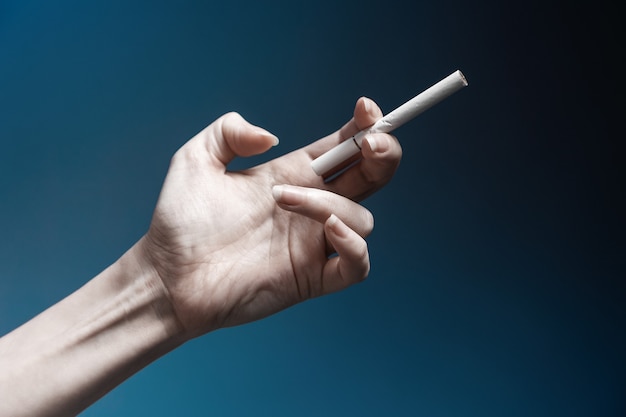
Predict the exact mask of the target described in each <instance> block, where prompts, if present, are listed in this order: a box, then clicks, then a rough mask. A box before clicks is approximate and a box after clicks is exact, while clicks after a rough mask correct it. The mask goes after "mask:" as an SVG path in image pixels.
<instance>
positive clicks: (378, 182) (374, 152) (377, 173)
mask: <svg viewBox="0 0 626 417" xmlns="http://www.w3.org/2000/svg"><path fill="white" fill-rule="evenodd" d="M382 116H383V113H382V111H381V110H380V108H379V107H378V105H377V104H376V103H375V102H374V101H372V100H371V99H369V98H366V97H361V98H360V99H359V100H358V101H357V103H356V106H355V108H354V117H353V118H352V119H351V120H350V121H349V122H348V123H346V124H345V125H344V126H343V127H342V128H341V129H340V130H339V131H337V132H335V133H333V134H332V135H329V136H327V137H325V138H323V139H320V140H318V141H317V142H315V143H313V144H311V145H309V146H307V147H306V148H304V149H305V152H307V153H308V155H309V157H310V158H311V160H313V159H315V158H317V157H318V156H320V155H321V154H322V153H324V152H326V151H328V150H329V149H331V148H332V147H334V146H336V145H337V144H339V143H341V142H342V141H343V140H345V139H347V138H350V137H351V136H353V135H355V134H356V133H358V132H359V131H361V130H364V129H367V128H368V127H370V126H371V125H372V124H374V122H376V120H378V119H379V118H381V117H382ZM359 158H361V161H360V162H359V163H357V164H356V165H354V166H352V167H351V168H350V169H348V170H347V171H345V172H344V173H343V174H341V175H340V176H338V177H336V178H334V179H332V181H329V182H327V184H326V187H327V188H328V189H330V190H332V191H333V192H335V193H338V194H341V195H343V196H346V197H348V198H351V199H353V200H356V201H360V200H362V199H364V198H365V197H367V196H369V195H370V194H372V193H374V192H375V191H377V190H378V189H380V188H381V187H383V186H384V185H385V184H386V183H387V182H389V181H390V180H391V178H392V177H393V175H394V173H395V172H396V170H397V169H398V166H399V164H400V160H401V158H402V147H401V146H400V143H399V142H398V140H397V139H396V138H395V137H394V136H392V135H390V134H386V133H375V134H370V135H368V136H367V137H366V139H365V140H364V141H363V146H362V149H361V154H360V155H357V157H356V160H358V159H359Z"/></svg>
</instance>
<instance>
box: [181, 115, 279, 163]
mask: <svg viewBox="0 0 626 417" xmlns="http://www.w3.org/2000/svg"><path fill="white" fill-rule="evenodd" d="M277 144H278V138H277V137H276V136H274V135H273V134H271V133H270V132H268V131H267V130H265V129H262V128H260V127H258V126H254V125H252V124H250V123H248V122H247V121H246V120H245V119H244V118H243V117H241V116H240V115H239V114H238V113H235V112H231V113H227V114H225V115H224V116H222V117H220V118H219V119H217V120H216V121H215V122H213V123H211V124H210V125H209V126H208V127H206V128H205V129H204V130H202V131H201V132H200V133H198V134H197V135H196V136H195V137H194V138H193V139H191V140H190V141H189V142H187V144H185V145H184V146H183V147H182V148H181V149H180V150H179V152H177V156H180V155H185V156H186V157H188V159H192V160H197V159H203V156H206V157H207V158H208V159H209V161H210V163H211V165H213V166H215V167H217V168H219V169H222V170H223V169H225V168H226V165H228V163H229V162H230V161H232V160H233V159H234V158H235V157H236V156H251V155H257V154H260V153H263V152H265V151H267V150H268V149H269V148H271V147H272V146H276V145H277Z"/></svg>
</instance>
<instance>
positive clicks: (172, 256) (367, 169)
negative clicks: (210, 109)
mask: <svg viewBox="0 0 626 417" xmlns="http://www.w3.org/2000/svg"><path fill="white" fill-rule="evenodd" d="M380 117H382V113H381V111H380V109H379V108H378V106H376V104H375V103H374V102H373V101H371V100H369V99H366V98H361V99H359V101H357V104H356V107H355V110H354V117H353V119H352V120H351V121H349V122H348V123H347V124H346V125H345V126H344V127H343V128H342V129H340V130H339V131H337V132H335V133H333V134H332V135H330V136H328V137H326V138H323V139H320V140H319V141H317V142H315V143H313V144H311V145H309V146H307V147H305V148H302V149H300V150H297V151H294V152H292V153H290V154H287V155H285V156H282V157H280V158H277V159H275V160H272V161H270V162H268V163H265V164H262V165H259V166H257V167H254V168H251V169H248V170H244V171H239V172H229V171H227V168H226V167H227V165H228V163H229V162H230V161H231V160H233V158H235V157H237V156H250V155H254V154H260V153H262V152H265V151H266V150H268V149H269V148H270V147H272V146H273V145H275V144H276V143H277V139H276V137H275V136H273V135H272V134H270V133H269V132H267V131H265V130H263V129H261V128H259V127H255V126H252V125H251V124H249V123H248V122H246V121H245V120H244V119H243V118H242V117H241V116H239V115H238V114H236V113H229V114H227V115H225V116H222V117H221V118H220V119H218V120H216V121H215V122H214V123H212V124H211V125H210V126H208V127H207V128H206V129H204V130H203V131H202V132H200V133H199V134H198V135H197V136H195V137H194V138H193V139H191V140H190V141H189V142H187V143H186V144H185V145H184V146H183V147H182V148H181V149H180V150H179V151H178V152H177V153H176V154H175V155H174V157H173V158H172V162H171V166H170V169H169V171H168V174H167V177H166V180H165V183H164V186H163V189H162V191H161V195H160V197H159V201H158V203H157V206H156V209H155V212H154V216H153V220H152V223H151V226H150V229H149V231H148V233H147V234H146V236H145V238H144V239H143V242H142V248H143V254H144V256H145V257H146V258H147V259H148V263H149V265H151V267H152V268H153V269H154V271H155V272H156V275H158V277H159V278H160V280H161V281H162V283H163V285H164V288H165V289H166V291H167V293H168V297H169V300H170V301H171V304H172V308H173V310H174V312H175V314H176V316H177V319H178V321H179V323H180V326H181V327H182V329H183V332H184V333H185V334H186V335H187V336H188V337H195V336H198V335H200V334H203V333H206V332H208V331H210V330H214V329H217V328H220V327H225V326H233V325H238V324H242V323H245V322H249V321H252V320H256V319H260V318H262V317H265V316H267V315H269V314H272V313H275V312H277V311H279V310H282V309H284V308H286V307H289V306H291V305H293V304H295V303H298V302H300V301H303V300H305V299H308V298H311V297H315V296H319V295H323V294H327V293H330V292H333V291H337V290H340V289H343V288H345V287H348V286H349V285H351V284H353V283H356V282H358V281H361V280H362V279H364V278H365V277H366V276H367V274H368V272H369V256H368V252H367V245H366V243H365V240H364V237H365V236H367V235H368V234H369V233H370V232H371V230H372V227H373V217H372V215H371V214H370V212H369V211H368V210H366V209H365V208H364V207H362V206H360V205H359V204H358V203H356V202H355V201H358V200H361V199H363V198H365V197H366V196H368V195H370V194H371V193H373V192H374V191H376V190H377V189H379V188H380V187H382V186H383V185H384V184H385V183H387V182H388V181H389V180H390V179H391V177H392V176H393V174H394V172H395V170H396V168H397V166H398V164H399V162H400V157H401V148H400V145H399V144H398V142H397V140H395V138H394V137H392V136H391V135H388V134H375V135H371V136H370V137H368V138H366V140H365V141H364V143H365V145H364V146H363V152H362V153H363V160H362V161H361V162H360V163H359V164H358V165H356V166H354V167H353V168H351V169H350V170H349V171H347V172H346V173H344V174H343V175H342V176H340V177H339V178H337V179H335V180H334V181H332V182H330V183H327V184H325V183H324V181H323V179H322V178H320V177H318V176H316V175H315V173H314V172H313V171H312V169H311V168H310V162H311V160H312V159H314V158H315V157H317V156H319V155H320V154H322V153H323V152H324V151H326V150H328V149H330V148H331V147H333V146H334V145H336V144H337V143H339V142H340V141H341V140H342V139H345V138H347V137H350V136H352V135H353V134H355V133H356V132H358V131H359V130H362V129H364V128H366V127H368V126H370V125H372V124H373V123H374V122H375V121H376V120H377V119H378V118H380ZM333 253H336V254H337V255H338V256H336V257H330V255H331V254H333Z"/></svg>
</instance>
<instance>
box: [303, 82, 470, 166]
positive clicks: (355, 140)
mask: <svg viewBox="0 0 626 417" xmlns="http://www.w3.org/2000/svg"><path fill="white" fill-rule="evenodd" d="M465 86H467V80H466V79H465V77H464V76H463V74H462V73H461V71H455V72H453V73H452V74H450V75H448V76H447V77H446V78H444V79H443V80H441V81H439V82H438V83H437V84H435V85H433V86H432V87H430V88H428V89H426V90H424V91H423V92H421V93H420V94H418V95H417V96H415V97H413V98H412V99H411V100H409V101H407V102H406V103H404V104H403V105H401V106H400V107H398V108H397V109H395V110H394V111H392V112H391V113H388V114H387V115H386V116H384V117H383V118H381V119H379V120H378V121H377V122H376V123H374V125H373V126H372V127H370V128H369V129H367V130H362V131H360V132H359V133H357V134H356V135H354V136H352V137H351V138H348V139H346V140H345V141H343V142H341V143H340V144H339V145H337V146H335V147H334V148H332V149H330V150H329V151H327V152H326V153H324V154H322V155H320V156H319V157H317V158H316V159H314V160H313V161H311V168H313V171H315V173H316V174H317V175H324V174H326V173H328V172H329V171H331V170H333V169H334V168H336V167H337V166H338V165H340V164H341V163H342V162H345V161H347V160H348V159H350V157H352V156H354V155H356V154H357V153H359V152H360V151H361V144H362V142H363V137H365V135H367V134H368V133H389V132H391V131H392V130H394V129H396V128H398V127H400V126H402V125H403V124H405V123H406V122H408V121H409V120H411V119H413V118H414V117H415V116H417V115H418V114H420V113H422V112H423V111H425V110H427V109H429V108H431V107H432V106H434V105H435V104H437V103H439V102H440V101H442V100H443V99H445V98H447V97H448V96H450V95H452V94H453V93H455V92H457V91H459V90H460V89H461V88H463V87H465Z"/></svg>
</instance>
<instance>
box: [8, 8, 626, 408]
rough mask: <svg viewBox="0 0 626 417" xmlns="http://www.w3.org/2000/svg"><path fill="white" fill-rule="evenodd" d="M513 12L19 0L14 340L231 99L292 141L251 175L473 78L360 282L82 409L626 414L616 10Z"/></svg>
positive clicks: (419, 135) (134, 229)
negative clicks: (371, 114) (376, 108)
mask: <svg viewBox="0 0 626 417" xmlns="http://www.w3.org/2000/svg"><path fill="white" fill-rule="evenodd" d="M506 3H511V2H501V1H486V0H482V1H478V2H468V1H458V0H449V1H445V2H417V1H412V2H409V1H397V0H387V1H385V2H374V1H363V0H361V1H356V0H351V1H337V0H334V1H328V0H318V1H316V2H296V1H273V2H256V1H230V2H229V1H224V2H200V1H170V2H166V1H128V0H123V1H122V0H108V1H101V2H86V1H78V0H75V1H70V0H61V1H56V2H46V1H32V0H19V1H6V0H2V1H1V2H0V141H1V144H2V147H1V148H0V219H1V221H0V334H3V333H6V332H8V331H10V330H11V329H13V328H14V327H16V326H18V325H19V324H20V323H22V322H24V321H26V320H28V319H29V318H30V317H32V316H33V315H35V314H37V313H38V312H40V311H41V310H43V309H45V308H46V307H48V306H49V305H51V304H53V303H55V302H56V301H58V300H59V299H61V298H62V297H64V296H65V295H67V294H69V293H70V292H72V291H73V290H75V289H76V288H78V287H79V286H80V285H82V284H83V283H84V282H86V281H87V280H88V279H89V278H91V277H92V276H94V275H96V274H97V273H98V272H99V271H101V270H102V269H103V268H105V267H106V266H107V265H109V264H110V263H111V262H113V261H114V260H115V259H117V257H118V256H120V255H121V254H122V253H123V252H124V251H125V250H126V249H127V248H128V247H130V246H131V245H132V244H133V243H134V242H135V241H136V240H137V239H138V238H139V237H140V236H141V235H142V234H143V233H144V232H145V230H146V228H147V226H148V224H149V220H150V216H151V212H152V209H153V207H154V204H155V201H156V198H157V196H158V192H159V189H160V186H161V183H162V181H163V178H164V176H165V173H166V170H167V166H168V163H169V159H170V157H171V155H172V154H173V153H174V151H175V150H176V149H177V148H178V147H180V146H181V145H182V144H183V143H184V142H185V141H186V140H187V139H188V138H190V137H192V136H193V135H194V134H195V133H197V132H198V131H199V130H201V129H202V128H203V127H204V126H205V125H207V124H209V123H210V122H212V121H213V120H214V119H215V118H217V117H218V116H220V115H221V114H223V113H225V112H227V111H231V110H236V111H238V112H240V113H241V114H242V115H243V116H244V117H246V118H247V119H248V120H250V121H251V122H252V123H255V124H259V125H261V126H263V127H265V128H267V129H269V130H270V131H272V132H274V133H275V134H276V135H278V136H279V137H280V139H281V144H280V146H279V147H278V148H276V149H273V150H272V151H271V152H269V153H268V154H267V155H265V156H263V157H261V158H254V159H252V160H248V161H242V162H239V163H238V164H237V165H236V167H243V166H246V164H253V163H258V162H260V161H263V160H266V159H269V158H272V157H275V156H278V155H280V154H283V153H286V152H288V151H291V150H293V149H296V148H298V147H300V146H303V145H304V144H306V143H309V142H310V141H312V140H314V139H316V138H319V137H321V136H324V135H326V134H327V133H330V132H331V131H334V130H335V129H336V128H338V127H339V126H341V125H342V124H343V123H344V122H345V121H346V120H348V119H349V118H350V117H351V114H352V109H353V105H354V102H355V101H356V99H357V98H358V97H359V96H361V95H366V96H369V97H372V98H374V99H375V100H376V101H377V102H378V103H379V104H380V106H381V108H382V109H383V110H384V111H385V112H388V111H390V110H392V109H393V108H394V107H396V106H397V105H399V104H401V103H402V102H404V101H405V100H407V99H408V98H410V97H412V96H413V95H414V94H416V93H417V92H419V91H421V90H423V89H424V88H426V87H428V86H430V85H431V84H432V83H434V82H436V81H438V80H439V79H441V78H443V77H444V76H446V75H448V74H449V73H450V72H452V71H453V70H455V69H457V68H459V69H461V70H463V72H464V73H465V75H466V76H467V77H468V79H469V82H470V87H469V88H467V89H465V90H463V91H462V92H460V93H457V94H456V95H455V96H453V97H451V98H450V99H448V100H447V101H445V102H444V103H442V104H440V105H438V106H437V107H436V108H434V109H432V110H430V111H429V112H427V113H425V114H423V115H422V116H420V118H419V119H417V120H415V121H413V122H412V123H411V124H410V125H406V126H404V127H402V128H401V129H399V130H397V131H396V134H397V136H398V137H399V139H400V141H401V143H402V145H403V148H404V159H403V163H402V165H401V167H400V169H399V172H398V174H397V177H396V178H395V179H394V180H393V181H392V183H391V184H390V185H389V186H388V187H387V188H386V189H385V190H383V191H382V192H380V193H379V194H377V195H376V196H374V197H372V198H370V199H369V200H367V201H365V203H364V204H365V205H366V206H367V207H368V208H369V209H371V210H372V211H373V212H374V214H375V216H376V228H375V230H374V233H373V234H372V236H371V237H370V238H369V244H370V251H371V257H372V272H371V275H370V278H369V279H368V280H367V281H366V282H365V283H363V284H361V285H358V286H355V287H353V288H350V289H349V290H347V291H345V292H343V293H340V294H335V295H332V296H329V297H326V298H321V299H316V300H313V301H310V302H308V303H305V304H302V305H299V306H296V307H294V308H292V309H290V310H287V311H284V312H282V313H280V314H277V315H275V316H272V317H270V318H268V319H266V320H263V321H260V322H257V323H253V324H250V325H247V326H244V327H239V328H232V329H226V330H221V331H218V332H216V333H213V334H210V335H208V336H206V337H203V338H201V339H198V340H195V341H193V342H191V343H189V344H187V345H185V346H183V347H182V348H180V349H179V350H177V351H176V352H174V353H172V354H170V355H168V356H166V357H164V358H162V359H161V360H159V361H158V362H156V363H154V364H153V365H151V366H149V367H148V368H147V369H145V370H143V371H142V372H140V373H139V374H137V375H136V376H134V377H133V378H131V379H130V380H129V381H127V382H126V383H124V384H123V385H122V386H120V387H119V388H118V389H116V390H115V391H113V392H112V393H111V394H110V395H108V396H107V397H105V398H104V399H103V400H101V401H99V402H98V403H97V404H96V405H94V406H93V407H92V408H90V409H89V410H88V411H86V412H85V413H84V415H85V416H90V417H96V416H111V415H115V416H137V415H151V416H171V415H185V416H200V415H216V416H247V415H268V416H269V415H271V416H346V415H351V416H383V415H384V416H555V415H563V416H591V415H593V416H623V415H626V356H625V354H624V352H626V338H625V334H624V333H625V331H626V307H625V305H626V304H625V302H626V288H625V284H624V279H625V278H624V277H625V270H626V268H625V267H624V266H625V265H624V263H625V262H624V259H625V249H626V245H625V240H624V225H623V219H624V214H623V213H624V212H625V209H626V207H625V203H624V201H625V199H624V181H623V179H622V177H620V175H624V171H623V168H622V166H621V165H622V164H623V156H624V155H623V153H622V154H620V152H621V150H622V149H623V147H622V145H621V144H622V143H623V140H624V129H623V127H622V126H619V124H623V118H624V117H623V115H622V114H621V112H620V113H619V114H618V110H619V109H620V108H621V109H622V110H623V104H622V106H621V107H620V106H618V98H621V97H622V96H623V94H622V93H623V87H622V86H621V85H620V84H619V83H618V82H617V81H618V74H617V70H618V69H619V68H618V67H616V66H614V65H613V64H614V63H615V61H617V59H618V58H619V56H620V55H623V45H622V44H621V41H620V40H619V36H620V35H623V30H622V29H621V28H619V27H618V23H619V24H620V25H621V24H622V23H621V22H618V19H617V16H618V15H617V13H616V12H615V11H614V10H608V9H605V8H604V6H603V5H602V4H601V3H600V2H594V3H593V4H592V5H589V4H586V3H576V2H562V3H561V4H559V3H556V2H545V1H536V2H515V5H510V4H509V5H507V4H506ZM622 84H623V82H622ZM619 122H621V123H619ZM614 127H618V128H619V130H617V132H615V131H614V130H613V128H614ZM619 132H621V133H619ZM0 372H1V370H0ZM1 396H2V393H0V400H1Z"/></svg>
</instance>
